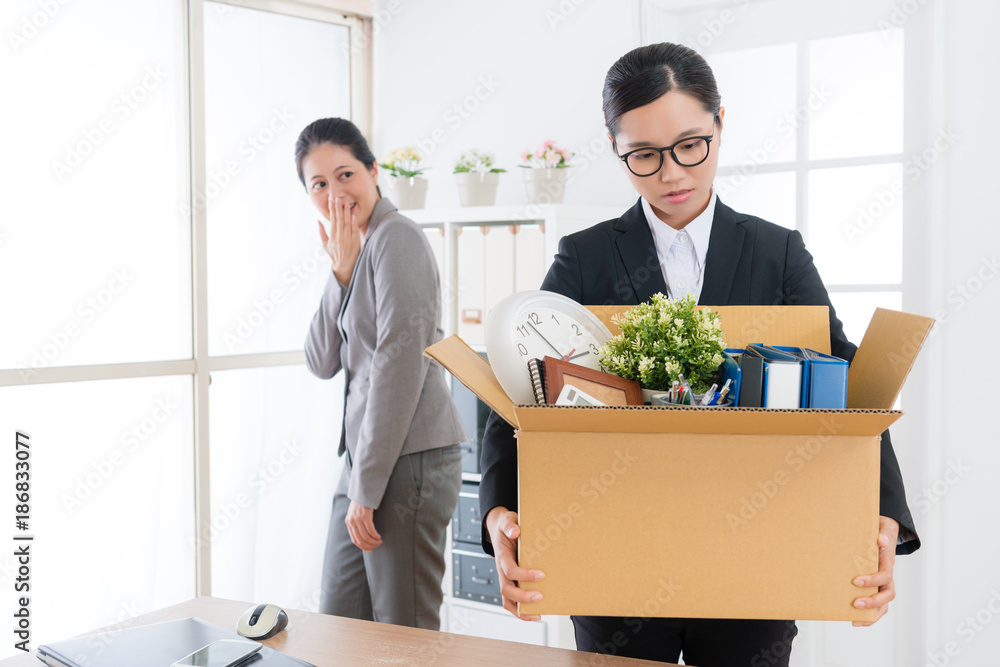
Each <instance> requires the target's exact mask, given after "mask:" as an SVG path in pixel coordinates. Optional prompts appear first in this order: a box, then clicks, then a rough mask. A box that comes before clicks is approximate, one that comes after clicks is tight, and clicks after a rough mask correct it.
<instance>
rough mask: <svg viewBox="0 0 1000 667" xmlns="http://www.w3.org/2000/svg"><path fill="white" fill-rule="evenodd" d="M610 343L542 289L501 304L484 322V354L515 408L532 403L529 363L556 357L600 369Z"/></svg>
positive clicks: (576, 307) (592, 322)
mask: <svg viewBox="0 0 1000 667" xmlns="http://www.w3.org/2000/svg"><path fill="white" fill-rule="evenodd" d="M609 340H611V332H610V331H608V328H607V327H606V326H604V323H603V322H601V320H599V319H598V318H597V316H596V315H594V314H593V313H591V312H590V311H589V310H587V309H586V308H585V307H583V306H581V305H580V304H578V303H577V302H576V301H573V300H572V299H570V298H568V297H565V296H563V295H561V294H556V293H554V292H546V291H542V290H536V291H530V292H518V293H517V294H512V295H511V296H509V297H507V298H506V299H503V300H502V301H501V302H500V303H498V304H497V305H496V306H495V307H494V308H493V310H492V311H491V312H490V315H489V317H488V318H487V320H486V353H487V355H488V356H489V361H490V366H491V367H492V368H493V373H494V374H495V375H496V378H497V381H498V382H500V386H501V387H503V390H504V391H505V392H506V393H507V395H508V396H509V397H510V399H511V400H512V401H513V402H514V403H515V404H531V403H534V402H535V396H534V393H533V392H532V390H531V379H530V376H529V374H528V362H529V361H531V360H532V359H541V358H543V357H555V358H556V359H563V360H565V361H569V362H572V363H574V364H579V365H581V366H586V367H588V368H593V369H599V368H600V360H599V358H598V352H599V351H600V348H601V346H602V345H604V344H605V343H607V342H608V341H609Z"/></svg>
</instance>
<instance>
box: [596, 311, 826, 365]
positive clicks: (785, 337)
mask: <svg viewBox="0 0 1000 667" xmlns="http://www.w3.org/2000/svg"><path fill="white" fill-rule="evenodd" d="M633 307H634V306H587V308H588V309H589V310H590V312H592V313H594V315H596V316H597V317H598V319H600V320H601V321H602V322H604V325H605V326H607V327H608V328H609V329H611V333H613V334H617V333H619V329H618V326H617V325H616V324H615V323H614V322H612V321H611V317H612V316H613V315H615V314H617V313H624V312H626V311H627V310H629V309H631V308H633ZM705 307H708V308H711V309H712V310H714V311H716V312H717V313H719V321H720V322H721V324H722V331H723V333H724V334H725V339H726V341H725V346H726V347H727V348H742V347H746V346H747V345H748V344H749V343H766V344H768V345H789V346H792V347H808V348H811V349H813V350H816V351H817V352H822V353H824V354H830V311H829V309H828V308H827V307H826V306H705ZM701 308H702V306H698V309H699V310H700V309H701Z"/></svg>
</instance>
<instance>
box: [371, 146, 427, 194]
mask: <svg viewBox="0 0 1000 667" xmlns="http://www.w3.org/2000/svg"><path fill="white" fill-rule="evenodd" d="M422 160H423V156H422V155H421V154H420V151H418V150H417V149H416V148H413V147H412V146H403V147H402V148H397V149H395V150H393V151H391V152H390V153H389V154H388V155H386V156H385V157H383V158H382V160H381V161H380V162H379V163H378V166H379V167H381V168H382V169H383V170H384V172H383V173H385V174H386V178H385V179H384V180H383V181H382V187H383V188H384V189H385V194H386V197H388V198H389V199H390V200H391V201H392V203H393V204H395V205H396V206H397V207H399V208H400V209H414V208H423V207H424V202H425V201H426V200H427V179H426V178H423V177H422V176H421V174H423V173H424V172H425V171H427V169H429V167H421V166H420V162H421V161H422Z"/></svg>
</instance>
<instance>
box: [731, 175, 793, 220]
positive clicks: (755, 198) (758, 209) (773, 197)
mask: <svg viewBox="0 0 1000 667" xmlns="http://www.w3.org/2000/svg"><path fill="white" fill-rule="evenodd" d="M715 191H716V192H717V193H718V195H719V199H721V200H722V201H723V202H724V203H725V204H726V205H728V206H730V207H732V208H733V209H734V210H736V211H739V212H740V213H746V214H748V215H755V216H757V217H759V218H764V219H765V220H767V221H768V222H773V223H774V224H776V225H781V226H782V227H788V228H789V229H795V174H794V173H793V172H785V173H777V174H746V173H742V172H737V173H735V174H730V175H728V176H721V175H720V176H716V178H715Z"/></svg>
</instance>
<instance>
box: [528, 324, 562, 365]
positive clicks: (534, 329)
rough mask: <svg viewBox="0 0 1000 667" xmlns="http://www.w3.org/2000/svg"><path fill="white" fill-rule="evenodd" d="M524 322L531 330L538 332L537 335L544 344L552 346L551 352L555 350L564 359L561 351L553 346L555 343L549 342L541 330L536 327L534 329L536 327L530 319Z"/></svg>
mask: <svg viewBox="0 0 1000 667" xmlns="http://www.w3.org/2000/svg"><path fill="white" fill-rule="evenodd" d="M526 324H527V325H528V326H529V327H531V330H532V331H534V332H535V333H536V334H538V337H539V338H541V339H542V340H544V341H545V344H546V345H548V346H549V347H551V348H552V351H553V352H555V353H556V354H558V355H559V356H560V357H561V358H562V359H563V360H566V357H565V355H563V354H562V353H561V352H559V350H557V349H556V346H555V345H553V344H552V343H550V342H549V339H548V338H546V337H545V336H543V335H542V332H541V331H539V330H538V329H536V328H535V325H534V324H532V323H531V322H530V321H528V322H526Z"/></svg>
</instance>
